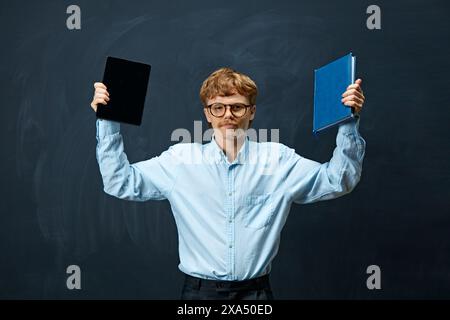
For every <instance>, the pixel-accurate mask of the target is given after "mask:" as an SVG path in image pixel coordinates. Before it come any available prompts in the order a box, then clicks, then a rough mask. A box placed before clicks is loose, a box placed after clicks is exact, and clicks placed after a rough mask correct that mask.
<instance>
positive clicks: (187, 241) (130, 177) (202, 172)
mask: <svg viewBox="0 0 450 320" xmlns="http://www.w3.org/2000/svg"><path fill="white" fill-rule="evenodd" d="M359 121H360V120H359V119H358V120H352V121H351V122H348V123H345V124H341V125H340V126H339V129H338V133H337V137H336V148H335V149H334V152H333V157H332V158H331V160H330V161H329V162H326V163H322V164H321V163H319V162H316V161H313V160H309V159H306V158H304V157H302V156H300V155H298V154H297V153H296V152H295V150H294V149H292V148H289V147H287V146H285V145H283V144H280V143H274V142H264V143H262V142H259V143H258V142H255V141H251V140H249V139H248V138H246V140H245V142H244V144H243V146H242V147H241V149H240V150H239V152H238V155H237V157H236V159H235V160H234V161H233V162H232V163H230V162H229V161H228V159H227V157H226V156H225V154H224V152H223V151H222V150H221V148H220V147H219V146H218V145H217V143H216V141H215V139H214V137H213V139H212V140H211V142H209V143H207V144H203V145H202V144H200V143H178V144H175V145H173V146H171V147H170V148H169V149H168V150H166V151H164V152H163V153H161V155H159V156H157V157H154V158H151V159H149V160H145V161H140V162H137V163H133V164H130V163H129V162H128V159H127V156H126V154H125V153H124V145H123V139H122V136H121V134H120V124H119V123H117V122H113V121H108V120H99V119H97V122H96V124H97V135H96V137H97V149H96V155H97V161H98V164H99V167H100V172H101V175H102V178H103V184H104V191H105V192H106V193H107V194H110V195H112V196H114V197H117V198H120V199H126V200H133V201H147V200H164V199H168V200H169V202H170V205H171V208H172V212H173V215H174V218H175V222H176V226H177V230H178V239H179V257H180V264H179V269H180V270H181V271H182V272H184V273H187V274H189V275H192V276H194V277H200V278H205V279H215V280H245V279H251V278H255V277H259V276H262V275H265V274H267V273H269V272H270V270H271V262H272V260H273V258H274V257H275V256H276V254H277V252H278V247H279V242H280V232H281V230H282V229H283V226H284V224H285V222H286V219H287V217H288V214H289V209H290V207H291V204H292V203H293V202H295V203H299V204H302V203H311V202H315V201H319V200H328V199H334V198H337V197H340V196H342V195H344V194H347V193H349V192H350V191H352V190H353V188H354V187H355V186H356V185H357V183H358V182H359V180H360V177H361V170H362V163H363V158H364V153H365V146H366V142H365V141H364V139H363V138H362V137H361V136H360V134H359V132H358V127H359Z"/></svg>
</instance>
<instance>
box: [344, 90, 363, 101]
mask: <svg viewBox="0 0 450 320" xmlns="http://www.w3.org/2000/svg"><path fill="white" fill-rule="evenodd" d="M350 95H355V96H357V97H358V98H361V99H364V98H365V97H364V94H363V93H362V92H360V91H358V90H356V89H350V90H347V91H345V92H344V93H343V94H342V97H343V98H345V97H348V96H350Z"/></svg>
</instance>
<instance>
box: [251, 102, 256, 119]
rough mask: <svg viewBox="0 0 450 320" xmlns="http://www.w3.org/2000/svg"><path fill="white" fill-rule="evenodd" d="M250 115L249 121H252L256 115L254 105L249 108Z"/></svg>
mask: <svg viewBox="0 0 450 320" xmlns="http://www.w3.org/2000/svg"><path fill="white" fill-rule="evenodd" d="M250 113H251V116H250V120H253V119H254V118H255V114H256V104H254V105H253V106H251V107H250Z"/></svg>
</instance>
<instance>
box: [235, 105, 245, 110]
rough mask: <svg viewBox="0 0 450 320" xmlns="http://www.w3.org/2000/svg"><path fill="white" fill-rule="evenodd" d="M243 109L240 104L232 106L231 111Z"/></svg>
mask: <svg viewBox="0 0 450 320" xmlns="http://www.w3.org/2000/svg"><path fill="white" fill-rule="evenodd" d="M243 108H244V106H243V105H240V104H235V105H233V110H235V111H239V110H242V109H243Z"/></svg>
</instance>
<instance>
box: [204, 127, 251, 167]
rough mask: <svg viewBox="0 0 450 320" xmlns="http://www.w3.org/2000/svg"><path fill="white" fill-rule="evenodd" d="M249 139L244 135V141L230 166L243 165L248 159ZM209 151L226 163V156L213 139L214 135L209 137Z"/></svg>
mask: <svg viewBox="0 0 450 320" xmlns="http://www.w3.org/2000/svg"><path fill="white" fill-rule="evenodd" d="M249 141H250V139H249V137H248V136H247V135H246V136H245V139H244V143H243V144H242V146H241V149H239V152H238V154H237V156H236V158H235V159H234V161H233V163H232V164H244V163H245V161H246V159H248V151H249V143H250V142H249ZM209 145H210V149H211V152H212V154H213V155H219V156H220V157H221V159H223V160H224V161H225V162H228V159H227V156H226V155H225V153H224V152H223V150H222V148H221V147H220V146H219V145H218V144H217V141H216V139H215V138H214V133H213V134H212V137H211V142H210V143H209Z"/></svg>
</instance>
